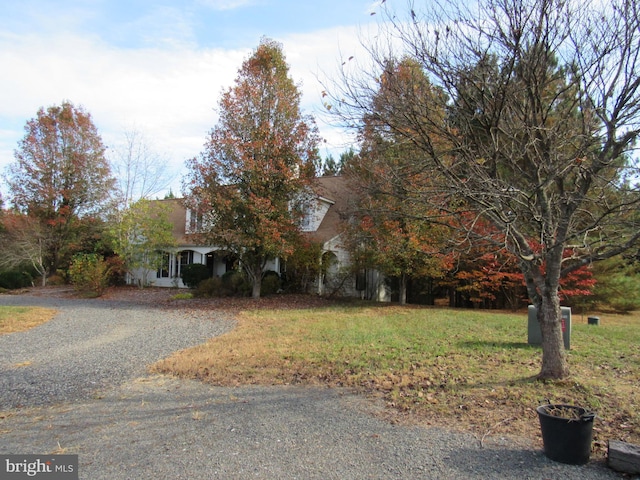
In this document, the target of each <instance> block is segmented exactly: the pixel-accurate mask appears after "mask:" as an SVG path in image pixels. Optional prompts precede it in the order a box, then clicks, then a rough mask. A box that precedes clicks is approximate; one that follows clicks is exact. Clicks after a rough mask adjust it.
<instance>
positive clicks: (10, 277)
mask: <svg viewBox="0 0 640 480" xmlns="http://www.w3.org/2000/svg"><path fill="white" fill-rule="evenodd" d="M31 285H33V276H32V275H31V274H30V273H29V272H27V271H25V270H21V269H13V270H5V271H4V272H0V288H5V289H7V290H15V289H17V288H25V287H30V286H31Z"/></svg>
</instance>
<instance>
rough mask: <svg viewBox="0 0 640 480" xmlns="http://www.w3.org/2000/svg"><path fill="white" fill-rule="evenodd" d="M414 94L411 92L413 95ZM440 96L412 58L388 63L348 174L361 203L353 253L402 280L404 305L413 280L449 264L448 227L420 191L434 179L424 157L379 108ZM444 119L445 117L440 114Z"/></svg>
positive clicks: (351, 234) (352, 225)
mask: <svg viewBox="0 0 640 480" xmlns="http://www.w3.org/2000/svg"><path fill="white" fill-rule="evenodd" d="M396 82H401V83H403V84H404V87H403V89H402V90H403V91H405V92H406V94H405V95H404V96H403V97H398V96H396V91H397V88H390V87H391V85H392V84H394V83H396ZM409 92H410V93H409ZM439 94H440V93H439V92H438V91H437V90H436V89H434V88H432V86H431V85H430V83H429V81H428V79H427V77H426V76H425V75H424V73H423V72H422V69H421V68H420V67H419V65H418V64H417V63H416V62H414V61H412V60H411V59H408V58H405V59H403V60H402V61H400V62H398V63H396V62H389V64H388V65H387V67H386V70H385V72H384V73H383V75H382V76H381V79H380V85H379V90H378V92H377V94H376V95H375V96H374V97H373V98H372V102H373V106H372V110H371V112H367V113H366V114H365V116H364V118H363V121H362V124H361V130H360V132H359V140H360V152H359V155H358V161H351V162H347V163H346V166H345V167H344V170H345V174H346V175H347V176H348V177H349V179H350V184H351V185H352V188H354V189H356V190H357V191H358V194H357V195H356V198H357V199H358V200H357V202H356V204H355V205H354V207H355V208H354V210H353V211H352V212H351V216H352V217H353V219H354V220H355V221H351V222H350V223H349V226H350V228H349V229H348V233H349V237H350V245H351V246H352V250H354V251H355V252H354V253H356V258H357V257H358V254H359V255H360V256H364V258H366V259H367V263H368V265H367V267H368V268H376V269H377V270H379V271H381V272H382V273H384V274H385V275H387V276H390V277H397V278H398V281H399V302H400V304H405V303H406V299H407V284H408V280H409V278H411V277H414V278H415V277H430V278H434V277H439V276H441V275H442V272H443V268H445V266H446V264H447V256H446V243H447V242H446V240H447V239H448V231H447V230H448V227H447V226H446V225H444V224H443V223H444V221H443V220H442V219H441V220H440V221H439V222H436V221H433V218H434V217H435V216H436V215H435V213H434V212H427V211H426V209H427V208H428V206H427V205H426V204H425V203H424V202H423V201H422V199H421V197H420V195H419V194H420V192H421V191H422V189H423V188H424V184H425V183H429V182H432V181H434V178H432V177H433V174H432V172H430V171H425V170H424V168H423V167H422V163H423V161H422V159H421V158H420V157H422V156H423V155H424V153H423V152H422V151H421V150H420V149H418V148H416V147H415V146H414V145H413V144H411V143H409V142H406V141H404V139H403V138H402V137H401V136H399V135H398V134H397V133H396V132H394V131H393V130H390V129H387V128H384V125H382V124H380V122H379V121H378V117H377V110H378V108H383V109H388V108H397V109H398V111H401V110H402V108H401V106H402V103H403V102H405V101H407V99H410V98H411V97H412V96H416V95H419V96H422V97H428V96H431V95H439ZM440 116H441V117H443V116H444V112H443V111H441V112H440Z"/></svg>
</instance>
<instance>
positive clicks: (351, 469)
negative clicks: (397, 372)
mask: <svg viewBox="0 0 640 480" xmlns="http://www.w3.org/2000/svg"><path fill="white" fill-rule="evenodd" d="M0 305H40V306H49V307H54V308H57V309H58V311H59V314H58V315H57V316H56V317H55V318H54V319H53V320H52V321H50V322H48V323H46V324H44V325H41V326H39V327H37V328H34V329H32V330H30V331H28V332H23V333H16V334H11V335H4V336H0V371H1V377H0V454H28V453H30V454H45V453H67V454H78V455H79V462H80V468H79V474H80V478H81V479H91V480H100V479H109V480H120V479H136V480H138V479H139V480H146V479H190V480H192V479H214V478H215V479H218V478H219V479H248V478H257V479H279V480H287V479H302V480H304V479H316V478H317V479H395V478H397V479H418V478H424V479H511V478H512V479H519V480H520V479H612V478H621V477H620V476H618V475H617V474H615V473H614V472H612V471H610V470H608V469H607V468H606V467H605V466H604V465H603V464H602V463H600V462H591V463H589V464H588V465H586V466H582V467H577V466H569V465H562V464H559V463H555V462H552V461H550V460H548V459H547V458H546V457H545V456H544V455H543V454H542V452H541V450H540V449H539V448H538V446H537V445H534V444H533V443H532V442H530V441H528V440H526V439H514V438H502V437H489V438H485V439H483V441H482V442H480V440H479V439H478V438H477V437H475V436H473V435H470V434H465V433H456V432H453V431H447V430H443V429H437V428H424V427H417V426H404V425H394V424H390V423H388V422H386V421H384V420H382V419H380V417H379V416H376V415H375V413H376V411H377V410H378V409H380V408H382V407H380V406H377V405H376V404H374V403H371V402H369V401H367V400H365V399H363V398H361V397H358V396H356V395H353V394H351V393H349V392H348V391H345V390H340V389H324V388H310V387H257V386H250V387H238V388H221V387H212V386H209V385H206V384H202V383H200V382H196V381H187V380H181V379H175V378H171V377H166V376H159V375H148V374H147V373H146V365H148V364H149V363H152V362H154V361H155V360H158V359H160V358H163V357H165V356H167V355H169V354H170V353H171V352H173V351H175V350H178V349H181V348H185V347H188V346H191V345H196V344H198V343H202V342H204V341H205V340H206V339H208V338H211V337H213V336H217V335H220V334H222V333H224V332H225V331H227V330H228V329H229V328H232V327H233V321H232V319H231V318H229V315H228V314H224V313H222V312H216V311H215V310H208V311H202V312H200V313H195V314H194V313H193V311H191V312H189V314H187V313H186V312H182V311H181V310H180V309H176V308H173V309H168V308H159V307H158V306H152V305H149V304H138V303H136V302H132V301H110V300H100V299H96V300H70V299H63V298H51V297H46V296H29V295H0Z"/></svg>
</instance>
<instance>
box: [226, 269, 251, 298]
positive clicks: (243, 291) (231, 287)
mask: <svg viewBox="0 0 640 480" xmlns="http://www.w3.org/2000/svg"><path fill="white" fill-rule="evenodd" d="M222 285H223V287H224V289H225V290H227V292H228V294H229V295H238V296H241V297H246V296H248V295H249V294H250V293H251V284H250V283H249V281H248V280H247V277H246V276H245V275H244V273H242V272H239V271H238V270H229V271H228V272H226V273H225V274H224V275H222Z"/></svg>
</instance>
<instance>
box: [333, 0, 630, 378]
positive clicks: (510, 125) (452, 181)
mask: <svg viewBox="0 0 640 480" xmlns="http://www.w3.org/2000/svg"><path fill="white" fill-rule="evenodd" d="M388 3H390V2H387V4H388ZM385 8H386V10H384V11H383V16H382V17H383V22H381V29H382V32H381V33H380V34H379V35H378V36H377V37H376V38H375V39H373V40H366V41H363V45H364V46H365V47H366V48H367V51H368V53H369V54H370V55H369V56H368V59H367V61H368V63H367V64H366V65H364V64H363V63H362V62H360V61H359V59H355V60H354V61H351V62H346V64H344V67H343V70H342V72H343V75H342V77H341V78H340V79H339V80H337V81H335V82H333V83H332V84H331V85H327V90H328V91H329V92H330V94H329V99H330V100H327V105H328V106H330V108H331V112H333V113H334V114H336V115H337V116H338V118H339V119H341V120H342V121H344V122H345V124H347V125H350V126H355V127H356V128H362V125H363V119H365V118H367V119H369V120H370V119H374V120H375V122H376V123H377V126H378V128H380V129H381V130H385V131H392V132H394V136H395V137H396V138H398V139H399V140H398V141H404V142H410V143H412V144H413V145H415V146H417V147H418V148H420V149H421V150H422V151H423V152H424V153H425V155H424V160H423V161H424V164H423V165H421V167H423V168H425V169H433V171H434V176H435V173H436V172H437V174H438V177H439V178H442V179H444V182H438V183H437V187H438V190H437V191H434V190H427V189H419V188H418V189H415V191H414V192H413V194H414V196H415V197H416V198H421V199H422V200H423V201H424V202H432V201H433V200H434V199H437V200H438V201H439V202H440V201H446V203H441V204H440V207H441V208H443V209H445V208H446V209H448V210H449V211H451V212H456V213H459V216H458V218H460V219H464V220H465V221H464V222H463V221H461V222H460V223H459V225H458V227H460V228H467V229H468V234H469V235H467V237H466V238H467V239H473V234H477V231H474V229H473V228H472V227H473V225H474V224H475V220H474V219H478V220H480V219H482V220H483V221H484V222H487V221H488V222H489V223H490V224H491V225H493V227H495V228H497V229H498V230H499V231H500V232H502V234H503V235H502V236H500V238H501V239H502V243H501V244H500V245H496V248H504V249H507V250H509V251H510V252H511V253H513V254H514V255H516V256H517V258H518V261H519V264H520V268H521V270H522V272H523V273H524V277H525V281H526V285H527V290H528V294H529V297H530V300H531V302H532V303H533V304H534V305H535V306H536V307H537V311H538V320H539V322H540V326H541V331H542V347H543V354H542V367H541V371H540V374H539V376H540V377H541V378H564V377H566V376H568V375H569V367H568V364H567V359H566V354H565V351H564V347H563V341H562V324H561V315H560V300H559V295H558V292H559V285H560V279H561V278H562V277H563V276H566V275H567V274H568V273H570V272H571V271H573V270H575V269H577V268H580V267H581V266H584V265H588V264H590V263H592V262H595V261H598V260H603V259H606V258H610V257H612V256H614V255H617V254H620V253H622V252H625V251H627V250H629V249H631V248H637V245H638V241H639V237H640V215H639V214H638V206H639V203H640V192H639V189H638V178H640V177H638V169H637V166H638V160H637V158H636V157H635V156H634V150H633V147H634V144H635V142H636V140H637V137H638V134H639V133H640V115H639V113H640V112H639V109H640V15H639V8H640V7H638V4H637V2H636V1H635V0H612V1H609V2H601V1H589V0H586V1H582V2H575V1H565V0H480V1H478V2H477V3H475V2H474V3H468V2H465V1H463V0H440V1H438V0H436V1H433V2H428V6H426V7H424V10H423V11H419V10H418V9H417V8H416V6H414V5H413V3H409V4H408V6H407V9H406V12H405V14H401V13H398V12H394V11H392V10H391V9H390V7H385ZM405 56H408V57H410V58H412V59H414V60H415V61H417V62H418V63H419V65H420V66H421V68H422V71H423V73H422V74H426V76H427V77H428V78H429V80H430V82H432V84H433V86H434V88H437V89H440V90H441V91H442V93H443V95H441V96H435V95H430V96H422V95H420V94H419V92H412V91H407V90H406V84H407V82H399V81H396V79H395V78H394V75H393V72H389V71H387V70H386V67H387V65H389V61H390V60H391V59H394V58H395V59H399V58H402V57H405ZM356 62H358V63H359V64H360V66H361V68H357V63H356ZM383 84H384V87H385V90H386V91H387V92H388V93H387V95H385V97H386V98H388V103H386V104H384V105H381V104H380V103H379V102H380V96H379V95H377V93H378V92H379V91H380V88H381V85H383ZM394 89H395V90H394ZM374 100H376V101H375V102H374ZM443 108H444V109H445V110H446V112H447V115H446V117H445V118H444V119H443V118H442V116H441V115H439V114H438V112H440V111H442V109H443ZM443 139H444V141H443ZM417 158H419V157H417Z"/></svg>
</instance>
